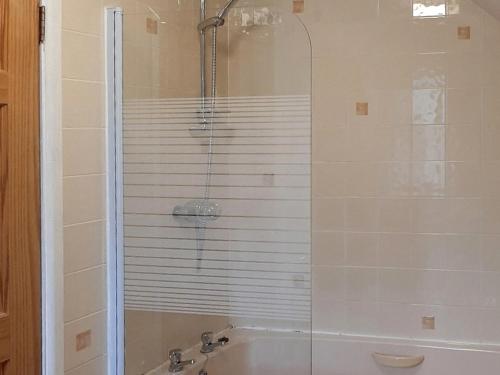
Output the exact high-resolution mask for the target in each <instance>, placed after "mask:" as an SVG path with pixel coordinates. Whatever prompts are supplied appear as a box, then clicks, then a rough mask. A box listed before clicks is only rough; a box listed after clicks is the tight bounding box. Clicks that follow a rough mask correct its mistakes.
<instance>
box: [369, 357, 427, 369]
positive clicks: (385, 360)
mask: <svg viewBox="0 0 500 375" xmlns="http://www.w3.org/2000/svg"><path fill="white" fill-rule="evenodd" d="M372 357H373V359H374V360H375V362H377V363H378V364H379V365H381V366H384V367H392V368H413V367H417V366H419V365H420V364H422V362H423V361H424V359H425V357H424V356H423V355H419V356H410V355H391V354H383V353H372Z"/></svg>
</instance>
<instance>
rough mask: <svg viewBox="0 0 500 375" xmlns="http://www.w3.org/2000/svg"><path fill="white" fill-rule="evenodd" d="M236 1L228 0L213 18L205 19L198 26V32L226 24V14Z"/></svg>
mask: <svg viewBox="0 0 500 375" xmlns="http://www.w3.org/2000/svg"><path fill="white" fill-rule="evenodd" d="M236 1H238V0H229V1H228V2H227V3H226V4H225V5H224V6H223V7H222V8H221V9H220V10H219V12H218V13H217V15H216V16H215V17H211V18H207V19H206V20H204V21H202V22H200V23H199V24H198V31H199V32H201V33H203V32H204V31H205V30H206V29H208V28H209V27H219V26H222V25H224V23H225V22H226V16H227V12H229V9H230V8H231V7H232V6H233V5H234V3H235V2H236Z"/></svg>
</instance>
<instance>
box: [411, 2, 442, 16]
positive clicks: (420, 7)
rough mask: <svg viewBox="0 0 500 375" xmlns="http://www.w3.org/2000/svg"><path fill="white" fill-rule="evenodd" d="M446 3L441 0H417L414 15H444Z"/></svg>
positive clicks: (414, 4) (414, 3) (414, 5)
mask: <svg viewBox="0 0 500 375" xmlns="http://www.w3.org/2000/svg"><path fill="white" fill-rule="evenodd" d="M444 16H446V3H444V2H442V3H441V2H440V1H429V0H418V1H417V0H415V1H414V2H413V17H444Z"/></svg>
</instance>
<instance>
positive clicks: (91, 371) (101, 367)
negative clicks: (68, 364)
mask: <svg viewBox="0 0 500 375" xmlns="http://www.w3.org/2000/svg"><path fill="white" fill-rule="evenodd" d="M106 371H107V370H106V357H97V358H95V359H92V360H90V361H89V362H87V363H85V364H83V365H81V366H79V367H77V368H75V369H73V370H69V371H66V372H65V375H106Z"/></svg>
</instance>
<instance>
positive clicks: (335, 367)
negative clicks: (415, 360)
mask: <svg viewBox="0 0 500 375" xmlns="http://www.w3.org/2000/svg"><path fill="white" fill-rule="evenodd" d="M223 334H224V335H226V336H228V337H229V339H230V342H229V344H228V345H226V346H224V347H223V348H219V349H217V350H216V351H215V352H214V353H210V354H209V355H203V354H200V346H199V345H197V346H195V347H193V348H191V349H189V350H187V351H186V352H185V353H184V354H183V357H184V359H192V358H194V359H195V360H196V363H195V364H194V365H192V366H188V367H186V369H185V370H184V371H183V372H180V373H177V374H178V375H198V374H199V372H200V370H201V369H205V370H206V371H207V372H208V375H310V374H313V375H396V374H402V375H471V374H473V375H499V374H500V348H498V347H496V346H495V347H493V346H452V345H446V346H445V345H436V344H435V343H434V344H432V343H430V342H418V343H415V342H410V341H404V340H384V339H376V338H367V337H349V336H339V335H330V334H313V336H312V353H313V354H312V360H311V337H310V335H306V334H302V333H283V332H273V331H260V330H250V329H231V330H227V331H225V332H223ZM374 352H379V353H387V354H391V355H424V356H425V360H424V362H423V363H422V364H421V365H420V366H418V367H416V368H411V369H392V368H386V367H382V366H380V365H378V364H376V363H375V361H374V360H373V358H372V353H374ZM311 364H312V365H311ZM168 365H169V364H168V363H166V364H164V365H162V366H160V367H159V368H157V369H155V370H153V371H151V372H149V373H148V374H147V375H170V373H169V372H168Z"/></svg>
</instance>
